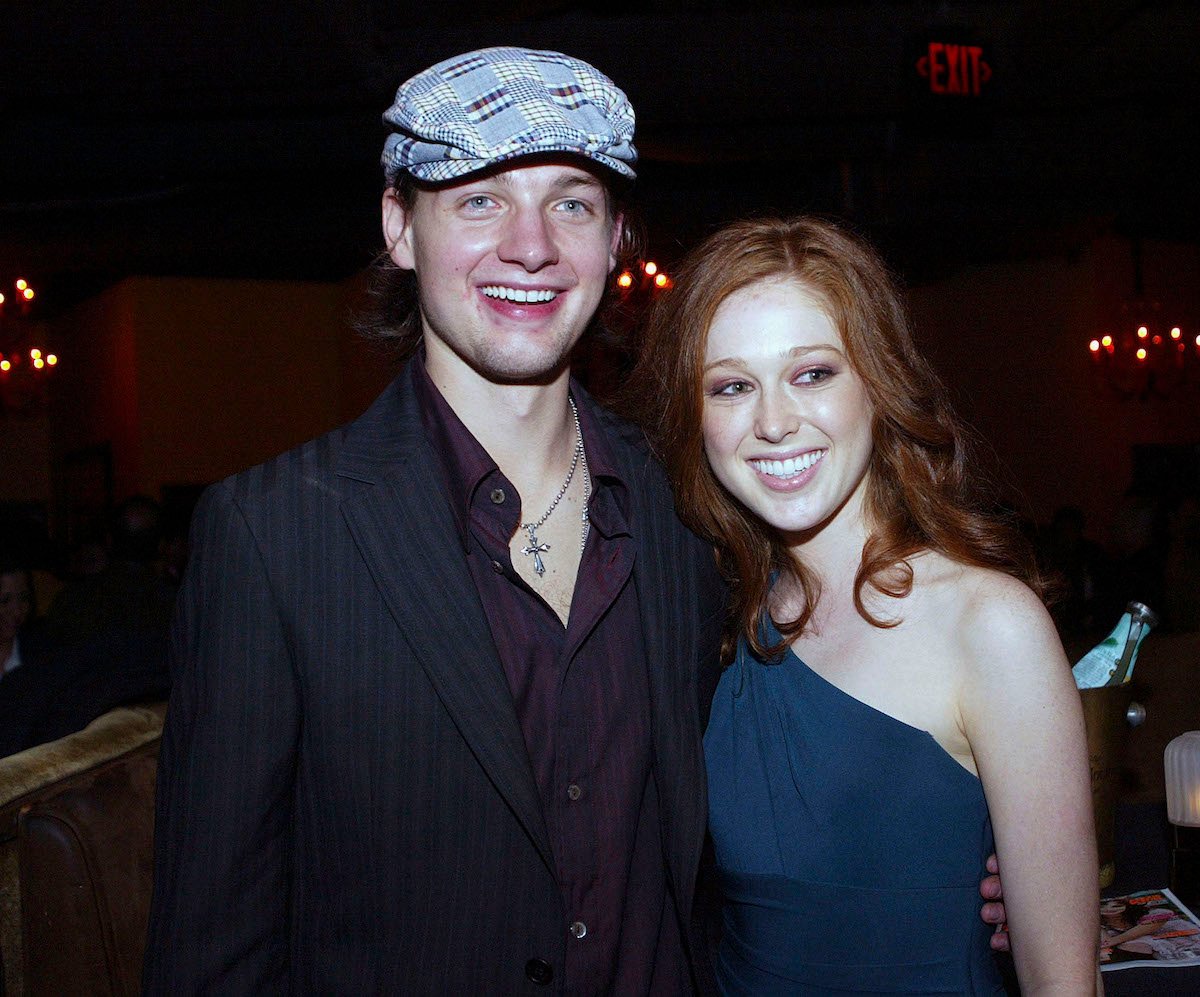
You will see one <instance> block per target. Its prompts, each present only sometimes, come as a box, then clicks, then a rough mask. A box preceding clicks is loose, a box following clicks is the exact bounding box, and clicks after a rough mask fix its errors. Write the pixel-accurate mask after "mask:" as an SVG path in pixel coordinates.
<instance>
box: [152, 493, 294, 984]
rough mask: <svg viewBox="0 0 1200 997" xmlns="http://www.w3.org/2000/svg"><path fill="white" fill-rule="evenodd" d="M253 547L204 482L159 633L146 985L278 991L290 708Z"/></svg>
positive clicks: (285, 917)
mask: <svg viewBox="0 0 1200 997" xmlns="http://www.w3.org/2000/svg"><path fill="white" fill-rule="evenodd" d="M264 555H265V552H264V549H263V545H262V543H261V538H257V537H255V536H254V534H253V532H252V530H251V528H250V526H249V525H248V523H247V520H246V517H245V516H244V514H243V511H242V509H241V508H240V507H239V506H238V504H237V502H236V500H235V498H234V495H233V492H232V488H231V487H230V485H229V484H228V483H226V484H221V485H217V486H214V487H213V488H211V489H209V490H208V492H206V493H205V495H204V497H203V498H202V500H201V502H200V503H199V505H198V506H197V509H196V514H195V523H194V526H193V529H192V560H191V563H190V564H189V567H188V570H187V574H186V577H185V580H184V584H183V587H182V589H181V591H180V595H179V601H178V603H177V606H176V610H175V619H174V624H173V628H172V635H171V651H170V653H171V674H172V689H171V700H170V705H169V707H168V710H167V720H166V727H165V729H164V732H163V741H162V749H161V753H160V756H159V769H158V791H157V799H156V807H155V809H156V824H155V856H154V894H153V899H152V902H151V910H150V925H149V934H148V938H147V946H146V956H145V966H144V984H145V989H146V992H147V993H150V994H171V995H178V994H192V993H197V992H209V993H211V992H220V993H266V992H279V991H285V990H287V989H288V983H289V980H288V954H289V930H288V925H289V917H290V882H291V871H290V866H291V862H290V859H291V852H292V843H291V838H290V832H291V826H292V820H291V816H292V807H293V791H294V782H295V762H296V748H297V739H298V734H299V729H300V716H299V713H300V705H299V695H298V689H297V683H296V679H295V672H294V668H293V662H292V658H291V655H290V653H289V647H288V641H287V632H286V627H285V623H284V618H283V615H282V614H281V612H280V608H279V605H278V603H277V600H276V597H275V592H274V591H273V589H272V585H271V578H270V575H269V571H268V567H267V565H268V559H267V558H266V557H265V556H264Z"/></svg>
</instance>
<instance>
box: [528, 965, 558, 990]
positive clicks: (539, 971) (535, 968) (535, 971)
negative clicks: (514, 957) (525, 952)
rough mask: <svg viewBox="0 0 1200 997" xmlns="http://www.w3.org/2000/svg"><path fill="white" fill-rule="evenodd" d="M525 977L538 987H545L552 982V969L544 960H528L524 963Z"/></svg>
mask: <svg viewBox="0 0 1200 997" xmlns="http://www.w3.org/2000/svg"><path fill="white" fill-rule="evenodd" d="M525 975H526V976H527V977H529V979H530V980H531V981H532V982H533V983H536V984H537V985H538V986H542V987H544V986H546V985H548V984H549V983H551V982H552V981H553V980H554V967H553V966H551V965H550V963H548V962H547V961H546V960H545V959H530V960H529V961H528V962H527V963H525Z"/></svg>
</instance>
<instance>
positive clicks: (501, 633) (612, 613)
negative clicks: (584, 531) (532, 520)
mask: <svg viewBox="0 0 1200 997" xmlns="http://www.w3.org/2000/svg"><path fill="white" fill-rule="evenodd" d="M411 368H412V377H413V386H414V389H415V390H416V392H417V397H418V398H419V399H420V402H421V414H422V418H423V420H424V423H425V429H426V431H427V433H428V434H429V438H430V441H431V443H432V445H433V449H434V451H435V452H436V453H437V456H438V463H439V467H438V472H439V473H440V475H441V477H442V481H443V484H444V486H445V488H446V493H447V495H448V496H449V497H450V501H451V506H452V508H453V512H454V515H455V520H456V522H457V525H458V532H459V539H460V540H461V543H462V551H463V553H464V555H465V556H466V558H467V562H468V564H469V566H470V570H471V575H472V577H473V579H474V581H475V585H476V588H477V589H478V592H479V598H480V601H481V602H482V604H483V607H484V611H485V613H486V616H487V620H488V624H489V626H490V628H491V633H492V639H493V640H494V642H495V645H496V650H497V652H498V653H499V657H500V661H501V663H502V664H503V667H504V671H505V674H506V676H507V678H508V685H509V688H510V689H511V690H512V696H513V703H514V705H515V706H516V714H517V719H518V722H519V723H520V726H521V731H522V734H523V735H524V739H525V746H526V750H527V751H528V753H529V762H530V766H531V768H532V771H533V776H534V779H535V781H536V783H537V787H538V790H539V793H540V796H541V801H542V811H543V814H544V816H545V820H546V826H547V829H548V831H549V835H550V842H551V847H552V849H553V852H554V859H555V864H556V866H557V869H556V872H557V874H558V882H559V886H560V889H561V891H562V902H563V912H564V917H563V931H564V932H566V933H567V935H568V939H567V950H566V951H567V961H566V965H565V966H564V967H557V966H556V967H555V975H556V976H559V974H560V973H561V974H562V975H561V976H560V977H559V979H561V981H562V983H563V990H564V992H566V993H578V994H594V993H614V994H646V993H651V992H653V993H682V992H686V991H687V990H688V989H689V985H688V982H687V981H688V978H689V977H688V972H687V968H686V962H685V957H684V954H683V945H682V941H681V939H680V933H679V928H678V923H677V920H676V917H675V913H674V906H673V904H672V903H671V902H670V901H669V899H668V897H667V886H666V874H665V868H664V859H663V851H662V836H661V831H660V827H659V813H658V794H657V791H656V789H655V784H654V778H653V773H652V768H651V754H652V753H651V746H650V745H651V741H650V735H651V730H650V697H649V688H648V682H647V669H648V667H649V663H648V662H647V661H646V655H645V649H644V645H643V641H642V631H641V618H640V615H639V613H638V602H637V591H636V586H635V584H634V579H633V574H632V571H633V560H634V548H635V545H634V542H633V537H632V531H633V529H635V528H636V524H634V523H631V522H630V521H629V502H628V494H627V491H626V485H625V483H624V482H623V481H622V480H621V479H620V477H619V475H618V474H617V472H616V469H615V468H616V465H615V463H614V461H613V459H612V455H611V452H610V449H609V444H608V441H607V440H606V438H605V436H604V433H603V430H601V428H600V427H599V425H598V424H597V423H596V421H595V418H594V416H593V414H592V411H591V408H590V404H591V403H590V401H589V400H588V399H587V398H585V397H582V396H581V393H580V392H579V391H578V390H577V389H576V388H575V386H574V385H573V386H572V394H573V397H574V398H575V399H576V404H577V405H578V408H579V421H580V426H581V428H582V431H583V439H584V445H585V447H586V450H587V463H588V469H589V471H590V472H591V477H592V495H591V499H590V501H589V504H588V509H589V518H590V520H591V532H590V535H589V537H588V541H587V545H586V547H585V549H584V551H583V557H582V559H581V562H580V565H579V574H578V576H577V578H576V581H575V591H574V594H573V596H572V600H571V611H570V616H569V619H568V623H567V625H566V627H564V626H563V624H562V622H561V620H560V619H559V618H558V616H557V614H556V613H555V612H554V610H553V609H551V608H550V606H549V605H548V604H547V603H546V602H545V601H544V600H543V599H542V598H541V597H540V596H539V595H538V594H537V593H536V592H534V591H533V589H532V588H530V587H529V586H528V585H527V584H526V583H525V582H524V580H522V578H521V577H520V576H519V575H518V574H517V573H516V571H514V570H513V566H512V562H511V560H510V557H509V541H510V539H511V538H512V536H513V535H514V534H515V533H516V531H517V529H518V528H519V526H520V524H521V522H522V516H523V513H522V510H521V499H520V496H519V495H518V494H517V491H516V489H515V488H514V487H513V485H512V483H511V482H510V481H509V480H508V479H507V478H506V477H505V476H504V475H503V474H502V473H501V472H500V469H499V468H498V467H497V466H496V462H495V461H494V460H492V458H491V457H490V456H489V455H488V453H487V451H485V450H484V449H483V447H482V446H481V445H480V444H479V442H478V441H477V440H476V439H475V438H474V437H473V436H472V435H471V433H470V432H469V431H468V430H467V428H466V427H465V426H464V425H463V423H462V421H461V420H460V419H459V418H458V416H457V415H455V413H454V411H453V410H452V409H451V408H450V406H449V404H448V403H447V402H446V400H445V399H444V398H443V397H442V395H441V393H440V392H439V391H438V390H437V388H436V387H435V386H434V384H433V382H432V381H431V380H430V379H429V375H428V373H427V372H426V370H425V365H424V362H423V359H422V358H421V357H420V356H417V357H414V359H413V361H412V363H411ZM548 556H551V557H552V556H553V552H550V554H549V555H548Z"/></svg>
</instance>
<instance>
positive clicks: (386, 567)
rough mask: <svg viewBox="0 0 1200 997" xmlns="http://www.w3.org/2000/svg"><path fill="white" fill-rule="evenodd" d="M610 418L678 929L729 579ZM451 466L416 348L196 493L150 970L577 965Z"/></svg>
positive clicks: (187, 978)
mask: <svg viewBox="0 0 1200 997" xmlns="http://www.w3.org/2000/svg"><path fill="white" fill-rule="evenodd" d="M600 419H601V424H602V425H603V426H604V429H605V431H606V432H607V433H608V434H609V436H610V438H611V440H612V443H613V450H614V452H615V453H616V454H617V457H618V460H619V461H620V462H621V463H622V465H623V466H622V467H621V473H622V475H623V476H624V478H625V480H626V481H627V482H628V483H629V484H630V486H631V488H630V490H631V492H632V495H633V499H634V512H633V515H634V517H635V518H634V526H635V532H636V539H637V543H638V549H637V555H636V562H635V567H634V583H635V584H636V585H637V591H638V599H639V604H640V607H641V614H642V623H643V629H644V631H645V640H646V646H647V651H648V654H647V658H648V662H649V678H650V692H651V698H652V710H653V718H654V719H653V751H654V759H653V764H654V769H653V770H654V775H655V779H656V782H657V786H658V791H659V794H660V798H661V811H662V822H663V827H662V836H663V842H664V851H665V861H666V866H667V869H668V873H669V881H670V883H671V889H672V894H673V898H674V902H675V905H676V908H677V913H678V916H679V917H680V919H681V921H682V922H683V923H684V924H685V925H686V924H687V921H688V917H689V914H690V910H691V906H692V900H693V891H694V886H695V877H696V869H697V865H698V862H699V857H700V851H701V845H702V840H703V836H704V823H705V784H704V777H703V764H702V757H701V748H700V736H701V726H700V724H701V721H700V718H699V711H698V708H697V707H698V700H699V698H700V696H701V693H700V691H699V690H700V688H701V684H702V683H701V680H700V674H701V671H702V670H709V669H715V666H716V661H715V647H716V641H717V634H718V628H719V625H720V623H721V605H720V600H721V590H720V586H719V584H718V582H717V579H716V578H715V576H714V572H713V569H712V567H711V555H710V554H709V553H708V551H707V550H706V549H705V548H704V546H703V545H702V544H701V543H700V542H699V541H698V540H696V539H695V538H694V537H693V536H691V535H690V534H689V533H687V532H686V531H685V530H684V529H683V528H682V527H681V526H680V525H679V523H678V521H677V520H676V519H675V516H674V514H673V512H672V507H671V499H670V493H669V490H668V488H667V485H666V482H665V479H664V477H663V475H662V473H661V471H660V469H659V468H658V467H657V466H656V465H655V464H654V463H653V462H652V461H651V460H650V459H649V458H648V456H647V455H646V451H645V450H644V448H643V447H642V446H641V445H640V442H639V437H638V436H637V435H636V433H635V432H634V431H633V430H631V429H629V428H628V427H625V426H624V425H623V424H621V423H619V422H618V421H617V420H616V419H615V418H613V417H611V416H608V415H607V414H601V416H600ZM434 468H435V464H434V456H433V454H432V452H431V451H430V448H429V444H428V441H427V439H426V438H425V435H424V430H423V428H422V425H421V420H420V416H419V413H418V411H417V409H416V403H415V400H414V398H413V396H412V391H411V388H410V384H409V379H408V374H407V372H405V373H404V374H402V375H401V376H400V377H399V378H397V380H396V381H395V382H394V383H393V384H392V385H391V386H390V387H389V388H388V390H387V391H386V392H385V393H384V394H383V395H382V396H381V397H380V398H379V399H378V401H376V402H375V404H374V405H373V406H372V407H371V409H370V410H369V411H368V412H367V413H366V414H364V415H363V416H362V417H361V418H360V419H358V420H357V421H356V422H354V423H351V424H350V425H349V426H347V427H345V428H343V429H340V430H337V431H335V432H333V433H331V434H329V435H327V436H324V437H322V438H320V439H317V440H315V441H313V442H311V443H308V444H306V445H304V446H302V447H300V448H298V449H296V450H294V451H292V452H290V453H287V454H284V455H283V456H281V457H278V458H276V459H274V460H272V461H269V462H268V463H266V464H264V465H261V466H259V467H257V468H253V469H252V470H249V471H246V472H244V473H242V474H239V475H236V476H235V477H233V478H230V479H228V480H226V481H224V482H222V483H221V484H219V485H216V486H214V487H213V488H211V489H209V491H208V492H207V493H206V494H205V496H204V498H203V499H202V501H201V503H200V505H199V507H198V509H197V513H196V520H195V524H194V527H193V541H194V553H193V560H192V562H191V565H190V566H189V569H188V573H187V578H186V581H185V584H184V587H183V590H182V592H181V595H180V601H179V606H178V608H177V614H176V619H175V624H174V632H173V637H172V672H173V690H172V696H171V704H170V709H169V712H168V716H167V725H166V731H165V734H164V738H163V746H162V754H161V762H160V775H159V788H158V802H157V830H156V843H155V850H156V855H155V864H156V870H155V888H154V900H153V905H152V910H151V923H150V932H149V938H148V944H147V952H146V968H145V981H146V986H147V989H148V990H149V991H150V992H152V993H170V994H173V995H174V994H186V993H193V992H197V991H206V992H222V993H267V992H283V991H290V992H295V993H335V992H337V993H376V992H386V993H405V994H409V993H437V994H483V993H489V994H490V993H496V994H500V993H519V992H525V991H528V992H531V993H535V992H536V993H546V992H547V991H553V990H554V989H555V987H554V986H553V985H551V986H550V987H544V986H542V987H539V986H535V985H534V984H533V983H531V982H530V981H529V980H528V979H527V977H526V972H525V967H526V963H527V961H528V960H529V959H531V958H540V959H544V960H546V961H547V962H549V963H550V964H551V965H552V966H555V967H561V965H562V961H563V955H564V946H565V940H566V938H567V932H566V930H565V919H564V913H563V909H562V904H561V900H560V895H559V890H558V887H557V885H556V883H555V877H554V873H553V861H552V858H551V854H550V847H549V843H548V838H547V833H546V828H545V826H544V823H543V818H542V814H541V810H540V805H539V802H538V795H537V790H536V787H535V783H534V778H533V774H532V772H531V769H530V766H529V762H528V759H527V755H526V752H525V748H524V744H523V741H522V737H521V732H520V730H519V728H518V725H517V718H516V714H515V710H514V708H513V705H512V698H511V695H510V693H509V690H508V686H507V684H506V681H505V677H504V672H503V670H502V668H501V665H500V661H499V659H498V658H497V656H496V653H495V650H494V648H493V646H492V642H491V637H490V633H489V630H488V625H487V622H486V620H485V617H484V613H483V610H482V608H481V606H480V604H479V598H478V595H477V593H476V589H475V586H474V584H473V583H472V580H471V576H470V573H469V570H468V568H467V565H466V563H465V561H464V558H463V553H462V547H461V544H459V543H457V541H456V534H455V531H454V525H453V522H452V520H451V513H450V509H449V506H448V503H447V499H446V497H445V495H444V494H443V493H442V490H441V484H440V481H439V479H438V476H437V475H436V474H435V472H434ZM703 684H704V685H707V684H708V683H707V682H705V683H703ZM556 975H561V974H556Z"/></svg>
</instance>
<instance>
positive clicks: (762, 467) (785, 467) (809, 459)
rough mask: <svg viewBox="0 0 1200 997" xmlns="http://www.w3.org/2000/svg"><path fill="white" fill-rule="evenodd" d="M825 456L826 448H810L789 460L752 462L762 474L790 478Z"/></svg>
mask: <svg viewBox="0 0 1200 997" xmlns="http://www.w3.org/2000/svg"><path fill="white" fill-rule="evenodd" d="M824 456H825V451H824V450H810V451H808V453H802V454H801V455H800V456H799V457H789V458H788V459H787V460H752V461H751V462H750V463H751V464H753V465H754V468H755V470H757V471H759V472H760V473H762V474H769V475H771V477H773V478H790V477H792V476H793V475H796V474H799V473H800V472H801V471H807V470H808V469H809V468H810V467H812V466H813V464H815V463H816V462H817V461H819V460H820V459H821V458H822V457H824Z"/></svg>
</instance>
